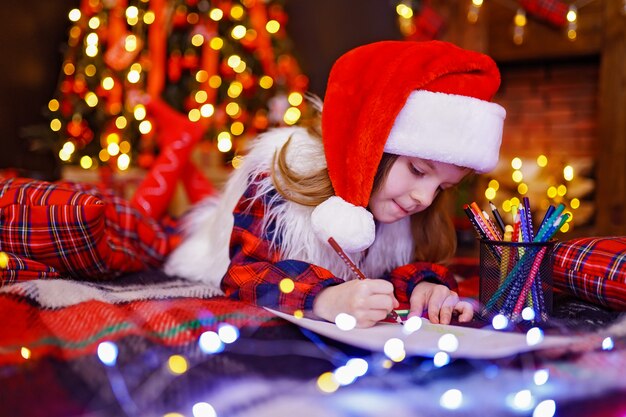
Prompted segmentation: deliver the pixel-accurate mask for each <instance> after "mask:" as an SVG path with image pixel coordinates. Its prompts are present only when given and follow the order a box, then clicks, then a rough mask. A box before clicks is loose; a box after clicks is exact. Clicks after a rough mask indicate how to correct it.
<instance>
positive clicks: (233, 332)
mask: <svg viewBox="0 0 626 417" xmlns="http://www.w3.org/2000/svg"><path fill="white" fill-rule="evenodd" d="M217 334H218V336H219V337H220V340H221V341H222V342H224V343H226V344H230V343H234V342H235V341H237V339H239V329H238V328H236V327H235V326H233V325H232V324H228V323H222V324H220V325H219V327H218V329H217Z"/></svg>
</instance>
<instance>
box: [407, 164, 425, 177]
mask: <svg viewBox="0 0 626 417" xmlns="http://www.w3.org/2000/svg"><path fill="white" fill-rule="evenodd" d="M409 169H410V170H411V172H412V173H413V174H414V175H417V176H418V177H421V176H423V175H424V172H423V171H421V170H420V169H419V168H417V167H416V166H415V165H413V164H409Z"/></svg>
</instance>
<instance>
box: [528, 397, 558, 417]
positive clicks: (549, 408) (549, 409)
mask: <svg viewBox="0 0 626 417" xmlns="http://www.w3.org/2000/svg"><path fill="white" fill-rule="evenodd" d="M555 413H556V403H555V402H554V400H544V401H542V402H540V403H539V404H537V407H535V409H534V410H533V417H552V416H554V414H555Z"/></svg>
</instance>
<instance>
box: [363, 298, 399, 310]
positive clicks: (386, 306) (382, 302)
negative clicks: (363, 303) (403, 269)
mask: <svg viewBox="0 0 626 417" xmlns="http://www.w3.org/2000/svg"><path fill="white" fill-rule="evenodd" d="M396 303H398V301H397V300H396V299H395V298H394V297H393V296H389V295H383V294H374V295H372V296H370V297H369V298H368V300H367V307H368V309H371V310H385V311H386V312H387V313H389V312H390V311H391V310H392V309H393V308H394V307H395V306H396Z"/></svg>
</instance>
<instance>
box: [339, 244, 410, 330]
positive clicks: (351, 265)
mask: <svg viewBox="0 0 626 417" xmlns="http://www.w3.org/2000/svg"><path fill="white" fill-rule="evenodd" d="M328 243H329V244H330V246H331V247H332V248H333V249H334V250H335V252H337V255H339V257H340V258H341V260H342V261H344V262H345V263H346V265H348V267H349V268H350V270H351V271H352V272H353V273H354V275H356V277H357V278H358V279H367V277H366V276H365V274H364V273H363V272H361V270H360V269H359V268H358V267H357V266H356V264H355V263H354V262H352V260H351V259H350V258H349V257H348V255H347V254H346V253H345V252H344V251H343V249H341V246H339V243H337V241H336V240H335V239H333V238H332V237H330V238H328ZM389 315H390V316H391V318H392V319H394V320H395V321H396V322H397V323H400V324H402V325H404V323H403V322H402V319H401V318H400V316H398V313H396V312H395V310H391V312H390V313H389Z"/></svg>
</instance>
